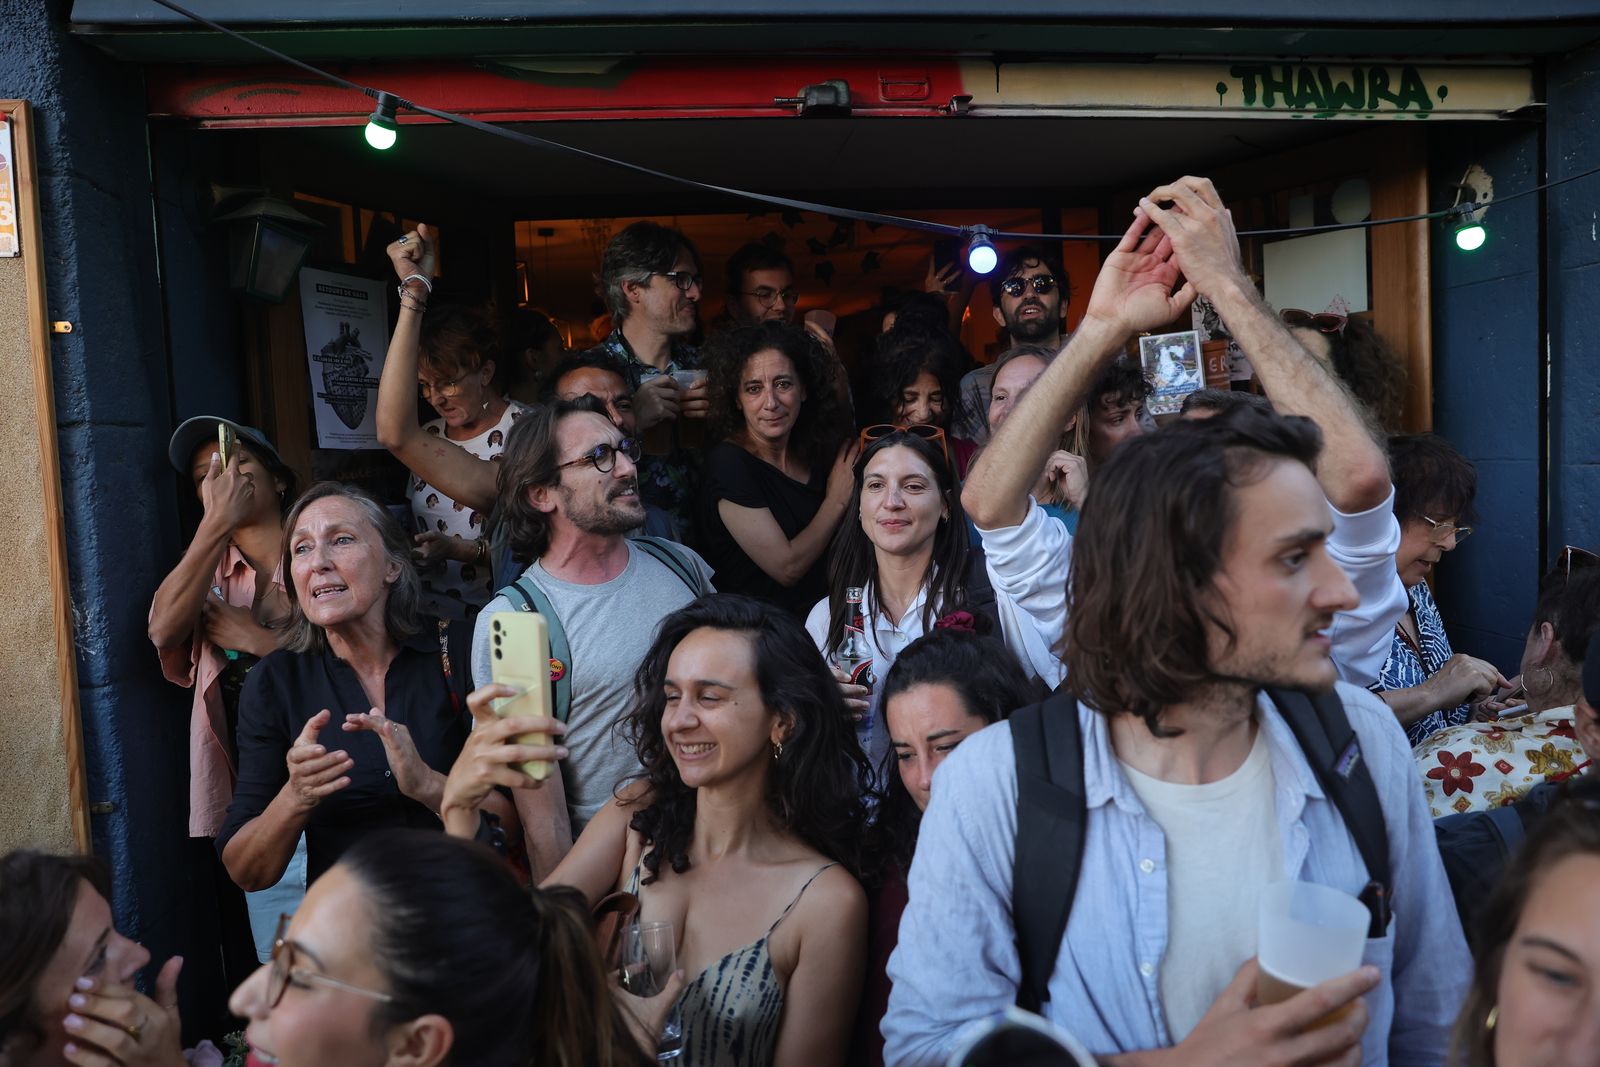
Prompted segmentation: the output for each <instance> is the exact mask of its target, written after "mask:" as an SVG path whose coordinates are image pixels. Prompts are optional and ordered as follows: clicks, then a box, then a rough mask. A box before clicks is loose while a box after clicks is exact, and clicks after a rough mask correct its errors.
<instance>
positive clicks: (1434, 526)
mask: <svg viewBox="0 0 1600 1067" xmlns="http://www.w3.org/2000/svg"><path fill="white" fill-rule="evenodd" d="M1422 521H1423V522H1425V523H1427V524H1428V527H1429V529H1428V540H1430V541H1432V542H1433V543H1434V544H1436V545H1442V544H1444V543H1445V542H1446V541H1448V540H1450V538H1451V536H1452V535H1454V537H1455V539H1456V544H1458V545H1459V544H1460V543H1461V542H1463V541H1465V540H1466V539H1467V538H1469V537H1471V536H1472V527H1470V526H1458V525H1456V524H1455V523H1454V522H1436V521H1434V520H1433V519H1430V518H1428V516H1426V515H1424V516H1422Z"/></svg>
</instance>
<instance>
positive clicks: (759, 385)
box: [696, 322, 854, 615]
mask: <svg viewBox="0 0 1600 1067" xmlns="http://www.w3.org/2000/svg"><path fill="white" fill-rule="evenodd" d="M706 358H707V362H708V364H709V366H710V367H711V375H710V380H709V385H708V388H707V396H708V397H709V398H710V403H711V415H710V419H711V424H710V430H711V434H712V436H713V438H715V439H719V440H718V443H717V444H716V445H713V446H712V448H711V449H710V450H709V451H708V452H707V453H706V457H705V462H704V463H703V464H702V466H701V472H700V505H699V512H698V518H697V520H696V523H697V526H698V528H699V530H700V536H701V547H702V551H703V553H704V555H705V558H706V561H707V562H708V563H710V564H711V565H712V567H713V568H714V569H715V571H716V574H717V584H718V585H719V586H721V587H722V588H723V589H726V590H730V591H733V592H739V593H745V594H747V595H750V596H756V597H760V598H762V599H763V600H768V601H770V602H772V603H774V604H776V605H778V606H779V607H782V608H785V609H787V610H788V611H790V612H793V613H794V614H796V615H799V614H801V613H802V612H804V611H805V610H806V608H807V607H809V606H810V605H811V604H812V603H813V602H814V601H815V600H816V599H817V597H819V596H821V595H822V592H823V590H824V589H825V588H826V584H827V578H826V571H825V565H824V563H823V553H824V551H825V550H826V549H827V547H828V541H829V539H830V538H831V537H832V536H833V531H834V528H835V527H836V526H837V525H838V524H839V519H840V517H841V516H843V514H844V512H845V509H846V508H847V507H848V505H849V494H850V463H851V460H852V459H853V458H854V455H853V450H852V449H851V446H850V442H849V441H848V440H847V439H846V437H847V434H848V433H849V416H848V414H847V413H846V412H845V410H844V408H843V407H842V406H841V404H840V402H839V395H838V391H837V388H836V381H835V367H836V366H837V364H836V362H835V361H834V360H833V359H832V357H830V356H829V355H828V353H827V352H826V351H825V350H824V349H823V347H822V345H821V344H820V343H818V341H817V340H816V338H814V337H813V336H812V335H811V334H809V333H807V332H806V331H805V330H803V329H801V328H799V327H797V326H791V325H788V324H787V323H782V322H762V323H759V324H757V325H755V326H746V327H739V328H736V329H733V330H729V331H727V332H725V333H722V334H719V335H718V336H717V337H716V338H715V339H714V340H713V341H712V342H711V345H710V346H709V347H708V349H707V355H706Z"/></svg>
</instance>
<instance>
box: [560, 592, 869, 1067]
mask: <svg viewBox="0 0 1600 1067" xmlns="http://www.w3.org/2000/svg"><path fill="white" fill-rule="evenodd" d="M636 701H637V703H636V705H635V707H634V708H633V710H632V711H631V712H630V714H629V716H628V718H627V719H626V720H625V723H624V732H625V733H626V734H627V736H628V737H629V738H630V740H631V741H632V742H633V743H634V745H635V747H636V748H637V750H638V754H639V760H640V762H641V763H642V764H643V765H644V774H643V776H642V777H641V778H640V779H638V780H636V781H633V782H631V783H629V784H627V785H626V786H624V787H622V788H621V789H619V790H618V792H617V796H616V799H615V800H614V801H613V802H612V803H610V804H607V805H606V807H605V808H604V809H602V811H601V812H600V814H598V815H597V816H595V818H594V819H593V820H592V821H591V822H590V823H589V825H588V827H587V828H586V829H585V830H584V832H583V835H582V836H581V837H580V838H579V839H578V843H577V844H576V845H575V846H573V849H572V851H571V853H569V854H568V855H567V858H566V859H565V860H563V861H562V863H561V866H560V867H558V868H557V869H556V871H555V873H554V874H553V875H551V877H550V879H549V882H550V883H556V884H566V885H572V886H575V887H577V888H579V889H581V890H582V891H583V893H584V896H585V897H586V898H587V899H588V901H589V902H590V904H591V905H593V904H595V903H596V902H598V901H600V900H601V899H602V898H603V897H605V896H607V895H608V894H611V893H613V892H616V891H619V890H620V891H624V892H628V893H632V894H634V895H636V896H637V897H638V898H639V901H640V910H639V918H640V919H641V920H642V921H645V922H654V921H658V920H664V921H667V922H670V923H671V924H672V928H673V930H674V933H675V937H676V942H677V944H676V957H677V960H678V963H679V965H680V966H681V967H682V969H683V971H684V973H685V974H687V975H688V976H689V980H688V984H687V985H686V986H685V988H684V992H683V995H682V997H681V998H680V999H679V1001H678V1003H677V1012H678V1014H679V1016H680V1017H681V1020H682V1038H683V1045H682V1048H683V1052H682V1061H681V1062H682V1063H683V1064H684V1065H685V1067H810V1065H812V1064H836V1063H840V1062H842V1061H843V1059H844V1056H845V1050H846V1048H847V1047H848V1045H849V1039H850V1031H851V1026H852V1024H853V1023H854V1021H855V1016H856V1009H857V1005H858V1003H859V994H860V991H861V980H862V963H863V959H864V952H865V945H866V898H865V896H864V894H863V893H862V891H861V886H860V884H859V883H858V882H857V881H856V876H855V872H856V871H857V870H858V867H859V862H860V855H861V852H860V833H861V827H862V826H863V825H864V824H865V822H866V810H865V806H864V804H863V802H862V799H861V797H862V792H863V790H864V789H865V787H866V782H867V778H868V769H867V765H866V760H865V759H864V758H863V757H862V755H861V753H860V751H859V750H857V749H856V747H855V745H854V744H853V743H852V742H851V738H850V725H849V718H848V716H847V715H846V713H845V710H844V707H843V705H842V703H841V701H840V699H839V692H838V689H837V687H836V686H834V685H833V684H832V681H831V679H830V678H829V677H828V673H827V668H826V667H825V666H823V663H822V660H821V658H820V657H818V656H817V654H816V651H815V650H814V649H813V648H812V646H811V642H810V641H809V640H808V639H807V637H806V635H805V632H804V631H803V630H801V628H800V625H799V623H797V622H795V621H794V620H793V619H792V618H791V617H790V616H789V615H787V614H786V613H784V612H781V611H773V610H771V609H770V608H769V607H768V606H766V605H764V604H763V603H761V602H760V601H757V600H754V599H751V598H750V597H743V596H729V595H715V596H707V597H701V598H700V599H699V600H696V601H695V602H694V603H692V604H690V605H689V606H688V607H686V608H683V609H681V610H679V611H677V612H675V613H673V614H672V615H669V616H667V617H666V618H665V619H664V620H662V623H661V627H660V629H659V630H658V631H657V633H656V637H655V641H654V642H653V643H652V645H651V648H650V652H649V654H648V655H647V656H646V657H645V659H644V662H643V663H642V664H641V665H640V667H639V673H638V680H637V685H636Z"/></svg>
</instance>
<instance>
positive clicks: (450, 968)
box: [180, 830, 655, 1067]
mask: <svg viewBox="0 0 1600 1067" xmlns="http://www.w3.org/2000/svg"><path fill="white" fill-rule="evenodd" d="M230 1006H231V1007H232V1008H233V1011H234V1012H235V1013H236V1014H238V1015H240V1016H242V1017H244V1018H247V1019H249V1021H250V1024H249V1027H248V1029H246V1031H245V1039H246V1041H248V1042H249V1044H250V1049H251V1053H252V1056H253V1059H254V1060H255V1062H257V1063H260V1064H276V1065H278V1067H331V1065H333V1064H339V1065H340V1067H521V1065H523V1064H533V1063H537V1064H552V1065H574V1067H576V1065H579V1064H581V1065H584V1067H590V1065H593V1067H643V1065H644V1064H646V1063H651V1062H653V1057H647V1056H645V1055H644V1054H643V1052H642V1049H641V1048H640V1045H639V1039H638V1038H637V1037H635V1036H634V1034H632V1033H631V1032H630V1030H629V1026H628V1024H627V1022H626V1019H625V1017H624V1016H623V1015H622V1014H621V1013H620V1012H619V1011H618V1008H617V1004H616V1002H615V1000H614V999H613V996H612V993H611V990H610V988H609V986H608V978H607V975H606V972H605V970H604V968H603V967H602V966H601V962H600V956H599V953H598V951H597V950H596V948H595V943H594V937H593V934H592V933H591V926H590V922H589V914H588V909H587V908H586V907H585V906H584V902H583V899H582V898H581V897H580V896H579V895H578V894H577V893H575V892H573V891H572V890H567V889H555V890H540V891H535V892H534V893H533V894H532V895H531V896H530V895H529V893H528V890H527V889H526V888H525V887H524V886H523V885H521V884H520V883H519V882H518V881H517V879H516V878H515V877H513V875H512V873H511V871H510V869H509V868H508V867H507V866H506V864H505V862H504V861H503V860H502V859H501V858H500V857H499V856H497V855H495V854H494V853H493V852H492V851H490V850H489V849H487V848H484V847H483V846H481V845H476V844H473V843H471V842H467V841H461V840H457V839H455V838H451V837H446V836H445V835H443V834H425V833H422V832H420V831H405V830H401V831H390V832H386V833H382V834H377V835H374V836H372V837H369V838H367V839H365V840H363V841H362V842H360V843H359V844H357V845H355V846H354V847H352V848H351V849H350V850H349V851H348V852H346V853H345V854H344V856H343V857H342V858H341V859H340V860H339V862H338V864H337V865H335V866H334V868H333V869H332V870H331V871H329V872H328V873H327V875H326V876H324V877H323V878H322V879H321V880H320V881H318V882H317V884H316V885H314V886H312V887H311V890H310V892H308V893H307V894H306V899H305V903H304V904H302V905H301V906H300V909H299V910H298V911H296V912H295V914H294V917H293V918H292V920H291V919H289V918H288V917H285V920H284V923H283V924H282V925H281V927H280V929H279V934H278V940H277V943H276V945H275V947H274V949H273V954H272V961H271V963H269V964H267V965H265V966H263V967H262V968H261V969H260V970H258V971H257V972H256V973H255V974H254V975H252V976H251V977H250V979H249V980H248V981H246V982H245V983H244V984H243V985H242V986H240V987H239V988H238V990H236V991H235V992H234V994H233V999H232V1001H231V1005H230ZM653 1025H654V1020H652V1022H651V1023H650V1024H646V1025H645V1026H642V1027H641V1029H642V1030H650V1027H651V1026H653ZM651 1032H652V1033H653V1032H655V1031H653V1030H652V1031H651ZM180 1062H181V1061H180Z"/></svg>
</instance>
